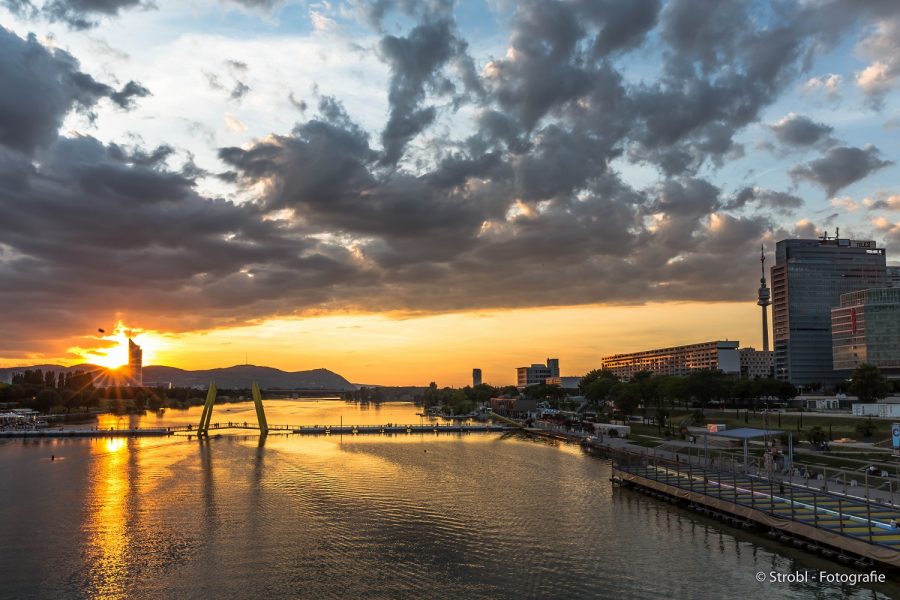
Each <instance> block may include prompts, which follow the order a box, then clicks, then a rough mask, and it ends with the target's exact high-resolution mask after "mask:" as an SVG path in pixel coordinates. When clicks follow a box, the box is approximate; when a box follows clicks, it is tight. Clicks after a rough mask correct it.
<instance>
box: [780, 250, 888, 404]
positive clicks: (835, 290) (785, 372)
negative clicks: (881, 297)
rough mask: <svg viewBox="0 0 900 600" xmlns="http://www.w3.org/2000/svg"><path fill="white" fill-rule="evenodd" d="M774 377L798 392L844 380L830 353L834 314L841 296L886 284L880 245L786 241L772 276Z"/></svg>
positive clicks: (883, 255) (882, 253)
mask: <svg viewBox="0 0 900 600" xmlns="http://www.w3.org/2000/svg"><path fill="white" fill-rule="evenodd" d="M771 281H772V326H773V330H774V331H773V333H774V340H775V377H777V378H779V379H783V380H787V381H790V382H791V383H793V384H794V385H797V386H803V387H806V386H813V387H815V386H817V385H821V386H824V387H831V386H832V385H833V384H834V383H836V382H837V381H838V379H839V376H838V375H836V374H835V372H834V368H833V362H832V361H833V357H832V351H831V309H832V308H835V307H837V306H839V305H840V301H841V295H842V294H847V293H849V292H856V291H859V290H865V289H868V288H876V287H884V286H885V284H886V266H885V254H884V249H883V248H876V246H875V242H872V241H858V240H848V239H838V238H828V237H823V238H819V239H814V240H782V241H780V242H778V244H777V245H776V247H775V266H773V267H772V271H771Z"/></svg>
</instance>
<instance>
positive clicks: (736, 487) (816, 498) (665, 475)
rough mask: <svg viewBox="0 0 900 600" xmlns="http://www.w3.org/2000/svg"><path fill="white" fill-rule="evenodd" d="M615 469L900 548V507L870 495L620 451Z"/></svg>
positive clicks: (720, 467)
mask: <svg viewBox="0 0 900 600" xmlns="http://www.w3.org/2000/svg"><path fill="white" fill-rule="evenodd" d="M615 468H617V469H618V470H620V471H624V472H626V473H630V474H632V475H636V476H638V477H641V478H644V479H650V480H652V481H656V482H658V483H662V484H665V485H667V486H671V487H674V488H678V489H680V490H684V491H688V492H692V493H695V494H702V495H703V496H707V497H710V498H715V499H718V500H722V501H725V502H729V503H732V504H735V505H738V506H744V507H747V508H751V509H754V510H757V511H762V512H763V513H766V514H768V515H770V516H772V517H776V518H778V519H790V520H791V521H795V522H798V523H803V524H805V525H811V526H813V527H816V528H818V529H822V530H825V531H828V532H831V533H836V534H840V535H842V536H847V537H849V538H852V539H856V540H860V541H864V542H867V543H870V544H876V545H879V546H883V547H887V548H891V549H892V550H895V551H900V529H898V528H897V527H892V526H891V521H892V520H893V519H900V509H897V508H894V507H892V506H890V505H884V504H880V503H877V502H874V501H872V500H870V501H866V499H865V498H859V497H855V496H848V495H845V494H840V493H836V492H834V491H825V490H821V489H817V488H812V487H807V486H803V485H800V484H796V483H791V482H790V481H786V480H780V479H778V478H777V476H775V475H773V476H765V475H752V474H748V473H745V472H742V471H741V469H739V468H731V469H729V468H727V463H726V464H720V465H718V467H717V468H711V467H710V465H709V464H708V463H707V461H704V460H700V461H699V462H698V461H694V460H681V459H680V458H679V459H676V460H671V459H666V458H660V457H657V456H652V455H647V454H625V455H620V456H619V457H618V458H617V459H616V461H615Z"/></svg>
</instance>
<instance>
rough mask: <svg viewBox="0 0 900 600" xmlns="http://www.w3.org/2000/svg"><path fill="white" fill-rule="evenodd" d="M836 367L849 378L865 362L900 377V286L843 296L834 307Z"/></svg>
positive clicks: (832, 329) (833, 336)
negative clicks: (837, 305)
mask: <svg viewBox="0 0 900 600" xmlns="http://www.w3.org/2000/svg"><path fill="white" fill-rule="evenodd" d="M831 340H832V356H833V357H834V369H835V371H837V373H838V375H840V376H841V377H842V378H844V379H846V378H848V377H850V375H852V374H853V370H854V369H856V367H858V366H859V365H861V364H862V363H869V364H870V365H875V366H876V367H878V368H879V369H880V370H881V372H882V374H883V375H886V376H887V377H890V378H892V379H896V378H900V288H881V289H871V290H862V291H860V292H853V293H850V294H843V295H842V296H841V305H840V307H838V308H833V309H832V310H831Z"/></svg>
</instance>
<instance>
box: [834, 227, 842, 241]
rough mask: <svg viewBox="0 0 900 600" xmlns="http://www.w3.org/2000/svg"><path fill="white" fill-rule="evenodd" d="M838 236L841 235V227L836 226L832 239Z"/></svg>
mask: <svg viewBox="0 0 900 600" xmlns="http://www.w3.org/2000/svg"><path fill="white" fill-rule="evenodd" d="M839 237H841V228H840V227H838V228H836V229H835V230H834V239H838V238H839Z"/></svg>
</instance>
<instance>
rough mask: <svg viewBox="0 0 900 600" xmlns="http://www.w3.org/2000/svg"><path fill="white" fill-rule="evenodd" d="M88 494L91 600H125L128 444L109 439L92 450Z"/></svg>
mask: <svg viewBox="0 0 900 600" xmlns="http://www.w3.org/2000/svg"><path fill="white" fill-rule="evenodd" d="M94 454H95V455H97V456H96V457H95V460H93V461H92V463H91V464H92V466H93V469H92V472H91V475H90V482H91V487H90V492H89V494H88V497H87V502H88V505H87V507H86V514H87V520H86V523H85V525H84V527H85V532H86V534H87V540H88V541H87V544H86V548H85V566H86V567H87V570H88V581H89V590H90V594H89V595H90V596H91V597H94V598H125V597H126V592H125V579H126V577H127V573H128V558H127V556H126V549H127V546H128V532H127V527H126V514H125V511H126V502H127V500H128V495H129V493H130V489H129V488H130V486H129V483H128V468H127V462H128V460H129V450H128V441H127V440H126V439H125V438H109V439H106V440H103V441H102V442H101V443H100V444H97V445H96V446H95V448H94Z"/></svg>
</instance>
